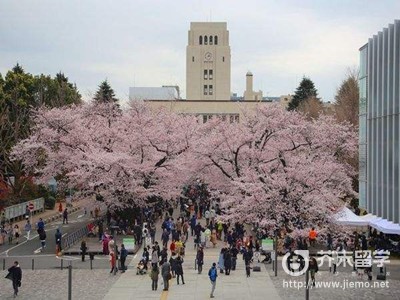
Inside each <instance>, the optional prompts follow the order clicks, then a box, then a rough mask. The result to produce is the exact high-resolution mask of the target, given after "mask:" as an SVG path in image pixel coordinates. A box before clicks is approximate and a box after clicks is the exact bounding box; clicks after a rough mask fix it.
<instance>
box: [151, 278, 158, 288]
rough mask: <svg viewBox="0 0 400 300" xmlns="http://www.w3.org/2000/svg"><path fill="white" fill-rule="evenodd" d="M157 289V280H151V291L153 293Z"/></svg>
mask: <svg viewBox="0 0 400 300" xmlns="http://www.w3.org/2000/svg"><path fill="white" fill-rule="evenodd" d="M157 287H158V279H157V280H152V281H151V289H152V290H153V291H156V290H157Z"/></svg>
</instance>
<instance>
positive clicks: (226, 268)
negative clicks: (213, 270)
mask: <svg viewBox="0 0 400 300" xmlns="http://www.w3.org/2000/svg"><path fill="white" fill-rule="evenodd" d="M230 273H231V267H227V266H225V275H229V274H230Z"/></svg>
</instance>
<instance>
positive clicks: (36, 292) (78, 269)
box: [0, 224, 400, 300]
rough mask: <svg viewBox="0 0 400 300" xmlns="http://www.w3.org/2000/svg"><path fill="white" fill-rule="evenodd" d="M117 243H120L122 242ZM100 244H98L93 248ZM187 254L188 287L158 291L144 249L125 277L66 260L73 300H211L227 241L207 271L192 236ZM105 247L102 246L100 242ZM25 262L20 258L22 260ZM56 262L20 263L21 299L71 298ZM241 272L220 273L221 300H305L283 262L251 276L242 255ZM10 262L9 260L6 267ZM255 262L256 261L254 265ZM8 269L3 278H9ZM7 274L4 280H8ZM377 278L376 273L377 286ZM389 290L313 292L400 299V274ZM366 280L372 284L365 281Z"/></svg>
mask: <svg viewBox="0 0 400 300" xmlns="http://www.w3.org/2000/svg"><path fill="white" fill-rule="evenodd" d="M160 235H161V228H160V224H158V228H157V237H158V238H159V237H160ZM117 241H118V239H117ZM93 246H95V245H93ZM186 246H187V247H186V255H185V257H184V264H183V269H184V278H185V285H182V284H180V285H177V283H176V279H175V278H173V279H172V280H171V281H170V288H169V291H163V290H162V289H163V286H162V278H161V276H160V280H159V282H158V283H159V286H158V290H157V291H152V290H151V279H150V278H149V276H148V275H136V265H137V263H138V261H139V259H140V256H141V254H142V249H140V250H139V252H138V253H137V254H136V255H130V256H129V257H128V260H127V264H128V270H127V272H125V273H124V274H121V273H117V274H116V275H113V274H110V273H109V267H108V256H101V255H97V256H96V257H95V261H93V264H94V269H93V270H90V269H89V262H88V260H87V261H86V262H81V261H80V259H79V257H77V256H66V257H65V258H66V260H65V261H64V267H66V266H67V265H68V259H69V258H72V259H73V261H72V266H73V269H72V299H89V300H90V299H96V300H97V299H106V300H117V299H121V300H123V299H127V300H129V299H163V300H165V299H173V300H175V299H177V300H179V299H184V300H191V299H193V300H195V299H196V300H197V299H199V300H200V299H208V298H209V295H210V290H211V284H210V280H209V278H208V275H207V273H208V269H209V268H210V266H211V264H212V263H213V262H217V261H218V256H219V252H220V249H221V247H223V246H224V243H223V242H221V241H219V242H218V244H217V246H216V247H215V248H207V249H205V255H204V262H205V263H204V266H203V273H202V274H198V273H197V270H195V255H196V251H195V249H194V247H193V238H192V237H189V240H188V241H187V243H186ZM98 247H99V248H101V244H100V243H99V244H98ZM23 259H24V258H22V257H21V261H24V260H23ZM41 259H42V260H43V259H45V260H46V259H47V260H49V262H50V261H52V262H53V263H50V264H51V265H52V267H50V268H48V269H39V270H34V271H32V270H30V269H29V260H28V261H27V262H24V265H21V266H22V268H23V280H22V287H21V290H20V295H19V296H18V299H29V300H36V299H38V300H39V299H40V300H42V299H55V300H56V299H57V300H58V299H60V300H63V299H68V297H67V295H68V269H66V268H64V269H63V270H61V269H60V260H56V259H55V258H54V257H47V258H46V257H41ZM237 262H238V264H237V269H236V270H235V271H232V272H231V275H229V276H226V275H225V274H220V273H219V274H218V275H219V276H218V278H217V285H216V290H215V294H214V295H215V298H216V299H240V300H242V299H249V300H250V299H260V300H261V299H277V300H278V299H282V300H286V299H288V300H295V299H305V289H304V288H300V289H298V288H296V287H291V288H290V287H288V286H286V287H285V286H284V282H289V281H290V280H292V281H293V280H300V281H304V276H303V277H302V278H294V277H291V276H289V275H286V274H285V273H284V272H283V270H282V267H281V265H280V264H281V260H279V261H278V262H279V264H278V266H279V267H278V277H275V276H274V272H273V271H272V266H271V264H266V265H264V264H260V266H261V272H251V277H249V278H247V277H246V274H245V270H244V262H243V260H242V258H241V256H239V257H238V261H237ZM10 263H11V261H9V260H8V261H7V267H8V265H9V264H10ZM255 264H256V263H255ZM398 267H399V264H398V261H394V262H393V266H391V273H394V272H395V273H396V274H397V273H398ZM6 273H7V272H6V271H3V275H4V276H5V275H6ZM4 276H3V278H4ZM375 278H376V274H374V280H373V281H372V282H375V281H376V280H375ZM388 278H389V279H388V285H389V288H369V289H354V288H353V289H342V288H327V287H324V288H314V289H311V290H310V299H332V300H337V299H371V300H373V299H400V296H399V295H398V291H399V290H400V281H399V280H398V278H397V277H396V276H392V277H390V276H389V277H388ZM316 279H317V281H318V282H323V281H324V282H331V281H335V282H345V281H346V282H350V281H358V280H359V279H358V278H357V277H356V276H353V275H352V274H351V270H350V271H349V270H344V269H343V270H339V273H338V275H337V276H334V275H332V273H329V270H328V269H327V268H321V270H320V271H319V272H318V273H317V277H316ZM362 281H367V280H366V278H365V277H364V278H363V279H362ZM12 298H13V296H12V286H11V282H10V281H9V280H7V279H1V280H0V299H12Z"/></svg>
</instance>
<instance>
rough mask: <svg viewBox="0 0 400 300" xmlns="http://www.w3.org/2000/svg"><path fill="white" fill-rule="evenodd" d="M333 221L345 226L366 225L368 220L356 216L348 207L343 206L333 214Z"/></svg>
mask: <svg viewBox="0 0 400 300" xmlns="http://www.w3.org/2000/svg"><path fill="white" fill-rule="evenodd" d="M334 218H335V223H336V224H339V225H345V226H368V225H369V221H368V220H364V219H363V218H361V217H360V216H357V215H356V214H355V213H353V212H352V211H351V210H350V209H349V208H347V207H343V208H342V209H341V210H340V211H339V212H337V213H336V214H335V216H334Z"/></svg>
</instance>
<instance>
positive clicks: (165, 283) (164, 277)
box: [163, 275, 169, 291]
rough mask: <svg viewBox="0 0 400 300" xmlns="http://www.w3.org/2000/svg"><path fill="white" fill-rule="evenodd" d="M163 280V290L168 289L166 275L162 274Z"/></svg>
mask: <svg viewBox="0 0 400 300" xmlns="http://www.w3.org/2000/svg"><path fill="white" fill-rule="evenodd" d="M163 281H164V290H167V291H168V288H169V282H168V275H165V276H163Z"/></svg>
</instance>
